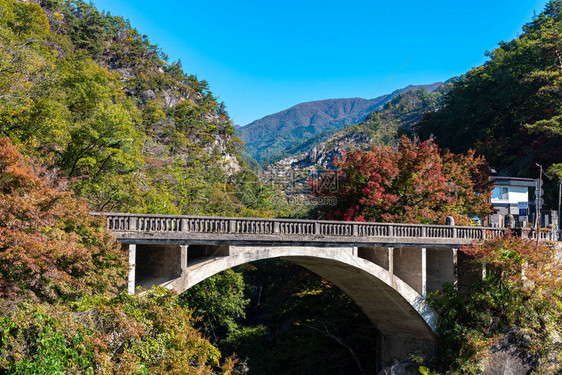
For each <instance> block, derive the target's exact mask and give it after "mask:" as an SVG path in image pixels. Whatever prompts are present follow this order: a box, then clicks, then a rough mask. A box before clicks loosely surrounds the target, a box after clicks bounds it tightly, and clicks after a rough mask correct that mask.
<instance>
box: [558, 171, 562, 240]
mask: <svg viewBox="0 0 562 375" xmlns="http://www.w3.org/2000/svg"><path fill="white" fill-rule="evenodd" d="M561 203H562V180H560V181H558V228H557V229H558V238H560V233H562V232H561V231H560V204H561Z"/></svg>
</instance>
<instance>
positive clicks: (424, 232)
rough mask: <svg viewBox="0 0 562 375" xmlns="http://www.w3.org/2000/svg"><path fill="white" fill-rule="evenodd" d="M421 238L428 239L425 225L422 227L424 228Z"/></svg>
mask: <svg viewBox="0 0 562 375" xmlns="http://www.w3.org/2000/svg"><path fill="white" fill-rule="evenodd" d="M421 237H422V238H425V237H427V227H426V226H425V225H424V226H422V228H421Z"/></svg>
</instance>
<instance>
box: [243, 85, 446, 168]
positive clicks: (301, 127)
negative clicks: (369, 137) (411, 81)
mask: <svg viewBox="0 0 562 375" xmlns="http://www.w3.org/2000/svg"><path fill="white" fill-rule="evenodd" d="M441 84H442V82H436V83H433V84H430V85H410V86H407V87H405V88H403V89H400V90H396V91H394V92H392V93H391V94H387V95H383V96H379V97H377V98H374V99H362V98H348V99H326V100H318V101H312V102H306V103H300V104H297V105H295V106H293V107H291V108H289V109H286V110H284V111H281V112H278V113H274V114H272V115H268V116H265V117H263V118H261V119H259V120H256V121H254V122H252V123H250V124H248V125H246V126H243V127H236V130H237V131H238V132H240V134H241V139H242V140H243V141H244V142H245V143H246V152H247V153H248V154H249V155H250V156H252V157H253V158H254V159H256V160H257V161H258V162H260V163H262V164H263V163H264V162H267V161H270V160H273V159H276V158H278V157H279V156H282V155H283V154H284V153H285V152H286V150H287V149H292V148H296V147H298V146H299V145H300V144H302V143H304V142H306V141H308V140H309V139H311V138H313V137H314V136H316V135H318V134H321V133H323V132H325V131H330V130H334V129H335V130H337V129H341V128H342V127H344V126H346V125H351V124H358V123H360V122H361V121H363V120H364V119H365V118H366V117H367V115H368V114H369V113H371V112H373V111H376V110H377V109H379V108H381V107H382V106H383V105H384V104H386V103H388V102H389V101H390V100H392V99H393V98H395V97H396V96H398V95H400V94H402V93H404V92H407V91H415V90H419V89H421V88H424V89H425V90H426V91H428V92H432V91H433V90H435V89H436V88H437V87H439V86H440V85H441Z"/></svg>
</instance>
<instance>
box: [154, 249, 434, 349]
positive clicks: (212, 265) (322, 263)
mask: <svg viewBox="0 0 562 375" xmlns="http://www.w3.org/2000/svg"><path fill="white" fill-rule="evenodd" d="M271 258H283V259H286V260H288V261H291V262H293V263H296V264H298V265H300V266H302V267H305V268H307V269H309V270H311V271H312V272H314V273H316V274H318V275H320V276H321V277H323V278H325V279H326V280H329V281H330V282H332V283H333V284H335V285H336V286H338V287H339V288H340V289H342V290H343V291H344V292H345V293H346V294H347V295H349V297H350V298H351V299H352V300H353V301H354V302H355V303H356V304H357V305H358V306H359V307H360V308H361V310H362V311H363V312H364V313H365V315H366V316H367V317H368V318H369V320H371V322H373V324H374V325H375V326H376V327H377V329H378V330H379V331H380V332H381V333H382V334H384V335H389V336H395V337H396V336H400V337H408V338H414V339H427V340H434V338H435V328H436V321H437V318H438V316H437V314H436V313H435V312H434V311H433V310H432V309H431V308H430V307H429V306H427V304H426V302H425V300H424V299H423V298H422V296H421V295H419V294H418V293H417V292H416V291H415V290H414V289H413V288H411V287H410V286H409V285H408V284H406V283H405V282H404V281H402V280H401V279H399V278H398V277H396V276H395V275H391V274H390V273H389V272H388V271H387V270H385V269H383V268H382V267H380V266H378V265H377V264H375V263H373V262H370V261H368V260H365V259H362V258H359V257H357V255H356V248H353V247H339V248H334V247H309V246H230V247H228V249H226V250H225V249H223V251H222V253H221V252H219V253H215V254H209V255H208V256H207V257H206V258H202V259H200V260H198V261H196V262H194V263H191V264H188V267H187V269H186V272H185V273H184V274H182V275H181V277H178V278H177V279H174V280H171V281H170V282H167V283H162V285H165V286H167V287H169V288H173V289H175V290H176V291H178V292H179V293H181V292H183V291H185V290H187V289H189V288H190V287H192V286H193V285H195V284H197V283H199V282H201V281H203V280H205V279H206V278H208V277H210V276H212V275H215V274H217V273H219V272H222V271H224V270H227V269H229V268H232V267H235V266H238V265H241V264H245V263H249V262H253V261H258V260H264V259H271Z"/></svg>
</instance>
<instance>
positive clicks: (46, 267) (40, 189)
mask: <svg viewBox="0 0 562 375" xmlns="http://www.w3.org/2000/svg"><path fill="white" fill-rule="evenodd" d="M39 174H45V171H43V170H41V169H39V168H34V167H33V166H32V165H31V164H30V163H29V162H28V161H27V160H25V159H24V158H23V156H22V155H21V154H20V153H19V152H18V151H17V149H16V148H15V147H14V146H13V145H12V144H11V142H10V140H9V139H8V138H1V139H0V297H2V298H20V297H27V298H32V299H34V300H40V301H46V302H53V301H55V300H59V299H62V300H71V299H76V298H79V297H80V296H83V295H86V294H94V293H104V292H108V291H116V290H117V289H118V287H119V286H120V285H122V284H123V282H124V280H125V275H126V267H125V262H124V257H123V254H122V252H121V250H120V248H119V246H118V245H117V244H116V242H115V240H113V239H112V238H111V237H110V236H109V235H108V234H107V233H106V232H105V231H104V229H103V224H102V223H100V222H99V221H98V220H97V219H95V218H93V217H92V216H91V215H90V214H89V213H88V208H87V205H86V204H85V203H84V202H82V201H80V200H77V199H75V198H73V197H72V196H71V194H70V193H68V192H64V191H61V190H60V189H58V188H56V187H53V186H49V184H48V182H46V181H48V179H42V178H40V177H39ZM43 177H46V176H43Z"/></svg>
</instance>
